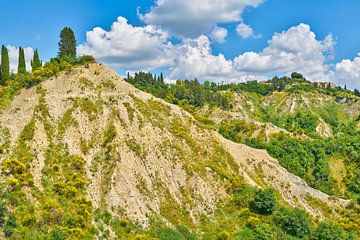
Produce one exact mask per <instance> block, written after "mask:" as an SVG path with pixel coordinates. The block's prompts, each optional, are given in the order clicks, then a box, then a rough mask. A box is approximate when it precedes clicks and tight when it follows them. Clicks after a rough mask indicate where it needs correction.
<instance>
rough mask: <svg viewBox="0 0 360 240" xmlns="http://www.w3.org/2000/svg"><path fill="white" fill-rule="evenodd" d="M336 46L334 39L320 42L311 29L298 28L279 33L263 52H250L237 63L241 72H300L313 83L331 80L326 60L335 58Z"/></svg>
mask: <svg viewBox="0 0 360 240" xmlns="http://www.w3.org/2000/svg"><path fill="white" fill-rule="evenodd" d="M334 45H335V42H334V40H333V38H332V36H331V35H328V36H327V37H326V38H325V39H324V40H322V41H321V40H317V39H316V36H315V33H314V32H312V31H311V29H310V26H309V25H306V24H303V23H302V24H299V25H298V26H295V27H292V28H290V29H289V30H287V31H284V32H281V33H276V34H274V36H273V37H272V39H271V40H270V41H269V42H268V47H266V48H265V49H264V50H263V51H262V52H260V53H255V52H247V53H244V54H242V55H240V56H238V57H237V58H235V60H234V64H235V68H236V69H237V70H238V71H245V72H253V73H264V74H267V75H269V74H271V73H273V72H281V73H285V74H288V73H290V72H292V71H299V72H302V73H303V74H305V76H307V77H309V78H310V79H313V80H328V78H329V76H328V74H327V72H328V70H329V69H328V66H327V64H326V63H325V62H326V60H327V59H328V58H329V57H331V56H332V53H333V48H334Z"/></svg>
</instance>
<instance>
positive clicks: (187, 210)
mask: <svg viewBox="0 0 360 240" xmlns="http://www.w3.org/2000/svg"><path fill="white" fill-rule="evenodd" d="M34 85H35V86H29V87H28V89H23V90H21V92H20V93H19V94H18V95H16V96H15V97H14V98H13V99H11V100H9V104H1V106H4V108H3V109H2V110H1V112H0V130H1V133H2V134H1V137H0V147H1V149H0V162H1V184H2V188H1V189H2V193H1V201H0V226H1V227H2V229H3V232H4V237H6V238H10V239H108V238H113V239H115V238H116V239H131V238H133V239H156V238H158V239H197V238H201V239H244V238H245V239H259V238H260V237H264V238H263V239H290V238H291V239H293V238H299V239H302V238H304V237H309V236H310V235H311V236H315V235H316V234H319V232H320V233H321V228H320V226H321V227H323V226H325V228H330V229H335V230H336V231H337V233H339V234H340V235H341V237H344V239H345V237H349V236H350V235H351V234H353V233H355V232H356V231H359V225H358V224H359V223H358V215H357V214H358V213H359V208H358V206H354V203H351V202H350V201H348V200H342V199H339V198H336V197H334V196H333V197H332V196H329V195H327V194H326V193H323V192H321V191H319V190H316V189H314V188H311V187H309V186H308V185H307V184H306V183H305V182H304V181H303V180H302V179H301V178H300V177H298V176H295V175H294V174H292V173H289V172H288V171H287V170H286V169H285V168H284V167H282V166H281V165H280V164H279V163H278V161H277V160H276V159H275V158H274V157H272V156H270V155H269V154H268V153H267V152H266V151H264V150H258V149H255V148H252V147H249V146H247V145H244V144H243V143H247V141H246V140H247V138H248V136H250V135H247V134H242V135H241V136H244V138H239V139H237V138H236V139H231V137H227V138H229V139H231V140H234V141H235V142H238V143H235V142H234V141H230V140H227V139H225V138H224V136H226V134H225V132H226V131H227V130H226V129H224V131H217V130H219V129H217V127H215V126H217V124H221V123H225V122H224V121H225V117H226V116H228V117H229V119H231V118H232V117H234V116H237V115H236V114H240V115H243V118H241V119H246V121H245V123H246V124H245V126H248V124H250V123H252V124H254V125H256V128H255V129H254V131H257V130H258V129H260V128H261V127H262V124H263V116H258V117H254V115H257V113H256V112H257V111H260V110H259V106H261V104H263V103H264V104H266V101H263V100H262V99H261V97H260V96H257V98H258V99H259V102H258V104H255V103H256V101H255V100H253V101H251V102H249V101H248V100H245V101H242V99H244V98H246V97H251V96H250V95H249V96H246V95H244V96H242V95H241V94H240V93H239V94H236V95H234V96H233V95H232V98H230V100H229V103H230V105H234V102H235V101H238V102H239V104H237V106H239V109H245V108H246V106H245V105H244V106H242V104H244V103H245V104H248V105H247V107H248V106H251V105H253V106H254V107H253V109H252V108H251V107H250V110H249V111H240V110H239V111H236V110H234V109H236V108H230V106H229V108H224V107H223V106H220V105H219V106H212V107H211V108H207V109H206V108H205V107H200V106H199V107H197V108H190V107H189V106H186V105H181V104H179V103H177V104H178V105H180V106H182V107H179V106H176V105H174V104H170V103H168V102H167V101H164V100H162V99H159V98H156V97H154V96H152V95H151V94H149V93H145V92H142V91H140V90H138V89H136V88H135V87H134V86H132V85H131V84H129V83H127V82H126V81H125V80H124V79H122V78H121V77H120V76H119V75H118V74H117V73H115V72H114V71H112V70H110V69H108V68H107V67H105V66H104V65H102V64H97V63H90V64H89V63H87V64H84V65H79V66H75V67H71V68H67V70H65V71H61V72H58V73H56V74H55V75H53V76H52V77H50V78H49V79H45V80H41V81H39V82H37V83H36V84H34ZM222 91H226V90H222ZM215 95H216V94H215ZM223 95H224V93H223V92H221V93H219V94H218V95H217V96H218V98H217V99H219V98H220V99H222V98H221V96H223ZM292 96H293V95H289V96H287V97H286V98H284V99H292ZM272 97H273V95H272ZM266 98H267V100H269V101H271V98H270V97H269V98H268V97H266ZM164 99H165V100H168V99H166V97H164ZM224 99H225V98H224ZM221 101H222V100H221ZM286 101H287V100H286ZM294 102H296V101H295V100H294ZM283 106H286V104H284V105H281V109H283ZM297 106H300V104H298V105H297ZM346 106H348V109H349V111H353V110H351V109H355V110H354V111H353V114H354V115H351V116H355V115H356V114H358V112H356V111H357V110H356V109H357V107H353V106H352V105H351V104H349V105H346ZM293 108H294V107H293ZM279 109H280V108H279ZM280 111H281V110H280ZM216 112H218V113H216ZM285 112H286V111H285ZM290 112H291V111H290ZM219 113H220V114H219ZM225 113H226V114H225ZM284 114H285V113H284ZM205 117H206V118H207V119H208V120H209V121H205V120H206V119H205ZM228 117H226V119H228ZM235 119H238V118H237V117H235ZM351 119H352V118H351ZM345 120H346V121H347V119H345ZM345 120H344V121H345ZM324 121H325V120H324ZM349 121H350V120H349ZM278 125H279V124H278ZM270 128H271V129H273V130H271V132H272V133H273V132H276V131H280V132H284V133H285V134H290V137H291V139H293V138H294V139H298V138H299V139H308V138H314V136H315V135H312V134H310V133H313V132H314V131H313V129H312V131H311V132H306V131H305V133H304V134H302V135H301V136H300V137H297V136H295V134H293V133H292V131H291V129H289V128H287V127H286V126H285V127H284V126H276V125H275V123H274V124H273V125H271V127H270ZM325 128H327V127H325ZM238 129H240V130H241V129H242V128H238ZM238 132H239V131H238ZM238 132H237V135H238ZM329 132H331V134H332V135H333V134H334V133H335V134H336V133H337V130H336V129H333V128H331V129H330V130H329ZM308 135H309V136H308ZM239 136H240V135H239ZM251 136H258V135H257V134H255V135H254V134H253V133H252V134H251ZM268 137H269V138H271V137H272V136H271V134H270V133H269V135H268ZM254 138H256V137H254ZM240 139H241V140H240ZM250 139H251V138H250ZM256 143H257V144H270V143H271V140H270V139H268V140H264V141H260V142H256ZM248 145H251V144H248ZM253 145H256V144H255V143H253ZM262 147H263V148H265V147H264V146H262ZM272 155H276V154H272ZM298 175H299V174H298ZM254 187H257V188H261V189H268V188H269V187H271V188H274V190H273V191H271V195H272V196H274V198H276V200H275V199H274V200H272V198H271V197H270V198H269V199H270V200H269V202H272V201H276V202H277V203H276V209H275V208H274V209H271V212H270V214H268V213H266V214H264V213H262V212H261V211H260V209H262V208H259V207H254V205H253V204H254V202H255V203H256V196H261V194H263V192H266V190H265V191H261V190H257V189H256V188H254ZM255 206H256V205H255ZM295 208H301V209H304V210H306V211H307V212H308V214H307V213H305V212H304V211H302V210H299V209H295ZM273 211H274V213H273V215H271V213H272V212H273ZM291 219H292V220H291ZM320 220H326V221H325V222H321V224H323V225H321V224H319V223H318V222H319V221H320ZM329 220H332V221H336V222H338V223H337V224H335V225H332V224H333V223H332V222H330V223H328V222H327V221H329ZM289 221H290V222H294V224H295V225H292V223H291V224H290V226H288V225H287V224H288V223H287V222H289ZM297 221H299V222H297ZM260 223H261V224H260ZM296 224H299V226H298V225H296ZM329 226H330V227H329ZM294 229H297V230H294ZM299 229H300V230H299ZM340 235H339V236H340ZM265 237H267V238H265Z"/></svg>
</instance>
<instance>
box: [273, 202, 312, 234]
mask: <svg viewBox="0 0 360 240" xmlns="http://www.w3.org/2000/svg"><path fill="white" fill-rule="evenodd" d="M273 221H274V222H275V224H276V225H278V226H279V227H280V228H281V229H282V230H283V231H284V232H286V233H287V234H290V235H292V236H295V237H298V238H304V237H305V236H306V235H308V234H309V232H310V221H309V216H308V214H307V213H306V212H305V211H303V210H300V209H297V208H296V209H288V208H281V209H280V210H279V211H277V212H276V214H275V216H274V218H273Z"/></svg>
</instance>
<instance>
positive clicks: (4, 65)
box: [0, 45, 10, 85]
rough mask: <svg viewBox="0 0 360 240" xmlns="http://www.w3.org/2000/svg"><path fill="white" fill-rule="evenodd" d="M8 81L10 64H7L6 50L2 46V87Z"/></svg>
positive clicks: (7, 54)
mask: <svg viewBox="0 0 360 240" xmlns="http://www.w3.org/2000/svg"><path fill="white" fill-rule="evenodd" d="M8 80H10V63H9V53H8V50H7V48H6V47H5V46H4V45H2V47H1V82H0V84H1V85H4V84H5V83H6V82H7V81H8Z"/></svg>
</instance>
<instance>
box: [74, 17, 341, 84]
mask: <svg viewBox="0 0 360 240" xmlns="http://www.w3.org/2000/svg"><path fill="white" fill-rule="evenodd" d="M216 32H218V33H216ZM219 32H222V33H221V34H219ZM211 35H212V36H211V37H212V39H213V40H217V41H221V40H223V38H224V36H225V35H226V34H225V31H223V30H221V29H216V30H215V31H214V32H213V34H211ZM170 37H171V36H170V35H168V34H167V32H165V31H163V30H162V29H160V28H159V27H155V26H152V25H147V26H143V27H136V26H132V25H130V24H129V23H128V22H127V20H126V19H125V18H122V17H119V18H118V19H117V21H116V22H114V23H113V25H112V27H111V30H109V31H105V30H104V29H102V28H94V29H93V30H92V31H90V32H88V33H87V39H86V40H87V41H86V42H85V43H84V44H81V45H80V46H79V48H78V52H79V54H80V55H81V54H92V55H94V56H95V57H96V58H97V60H98V61H101V62H104V63H105V64H108V65H110V66H111V67H113V68H116V69H122V70H128V71H139V70H152V69H156V68H168V69H169V75H168V77H169V78H170V79H184V78H187V79H193V78H198V79H199V80H210V81H217V82H221V81H224V82H240V81H245V80H254V79H257V80H263V79H267V78H269V77H272V76H273V75H275V74H289V73H291V72H293V71H298V72H301V73H303V74H304V75H305V76H306V77H307V78H309V79H311V80H316V81H328V80H329V79H330V77H331V76H332V75H334V74H331V71H330V70H329V65H328V64H327V63H326V61H327V60H328V59H329V58H331V57H332V55H333V48H334V45H335V42H334V40H333V38H332V36H331V35H329V36H327V37H326V38H325V39H324V40H318V39H316V36H315V34H314V33H313V32H312V31H311V29H310V26H308V25H306V24H299V25H298V26H294V27H291V28H290V29H288V30H287V31H284V32H281V33H275V34H274V35H273V37H272V39H271V40H269V41H268V46H267V47H266V48H264V49H263V50H262V51H261V52H245V53H243V54H241V55H239V56H238V57H236V58H235V59H226V58H225V56H224V55H223V54H218V55H214V54H213V53H212V49H211V42H210V40H209V37H207V36H205V35H201V36H200V37H198V38H194V39H190V38H184V39H183V40H182V41H181V42H180V43H177V44H173V43H171V42H170V40H169V39H170ZM338 68H339V69H341V64H340V65H339V67H338ZM339 72H340V71H339Z"/></svg>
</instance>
